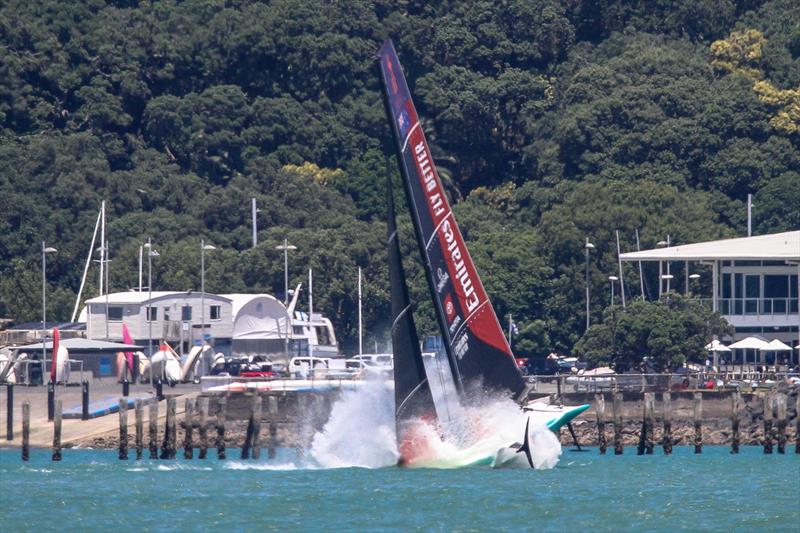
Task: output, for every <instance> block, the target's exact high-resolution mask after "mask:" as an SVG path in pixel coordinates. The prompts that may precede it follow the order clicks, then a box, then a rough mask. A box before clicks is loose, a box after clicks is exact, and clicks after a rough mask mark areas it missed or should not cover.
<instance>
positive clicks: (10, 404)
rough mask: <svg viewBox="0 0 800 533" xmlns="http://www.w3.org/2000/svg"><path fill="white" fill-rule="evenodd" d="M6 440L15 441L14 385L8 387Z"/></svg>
mask: <svg viewBox="0 0 800 533" xmlns="http://www.w3.org/2000/svg"><path fill="white" fill-rule="evenodd" d="M6 440H14V384H13V383H9V384H7V385H6Z"/></svg>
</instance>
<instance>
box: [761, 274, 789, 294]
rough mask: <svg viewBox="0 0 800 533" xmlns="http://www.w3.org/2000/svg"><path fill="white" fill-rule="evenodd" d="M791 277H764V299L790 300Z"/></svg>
mask: <svg viewBox="0 0 800 533" xmlns="http://www.w3.org/2000/svg"><path fill="white" fill-rule="evenodd" d="M788 297H789V276H778V275H766V276H764V298H788Z"/></svg>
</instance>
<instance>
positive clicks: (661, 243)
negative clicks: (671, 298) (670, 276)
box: [656, 237, 669, 298]
mask: <svg viewBox="0 0 800 533" xmlns="http://www.w3.org/2000/svg"><path fill="white" fill-rule="evenodd" d="M656 246H658V247H659V248H664V247H667V246H669V237H667V240H666V241H658V242H657V243H656ZM667 264H668V265H669V263H667ZM667 268H669V267H667ZM663 279H664V262H663V261H662V260H660V259H659V260H658V297H659V298H661V293H662V292H664V291H663V286H662V284H663V281H662V280H663ZM667 292H669V289H667Z"/></svg>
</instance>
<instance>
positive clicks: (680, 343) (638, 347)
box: [575, 293, 733, 372]
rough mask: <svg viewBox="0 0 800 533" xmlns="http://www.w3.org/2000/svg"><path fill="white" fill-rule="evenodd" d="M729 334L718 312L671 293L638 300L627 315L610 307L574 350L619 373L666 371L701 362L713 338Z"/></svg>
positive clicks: (591, 360)
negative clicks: (647, 299)
mask: <svg viewBox="0 0 800 533" xmlns="http://www.w3.org/2000/svg"><path fill="white" fill-rule="evenodd" d="M732 332H733V328H732V327H731V326H730V325H729V324H728V323H727V322H726V321H725V320H724V319H723V318H722V317H721V316H720V315H719V313H715V312H713V311H711V310H710V309H709V308H707V307H706V306H705V305H704V304H702V303H700V302H699V301H697V300H694V299H691V298H687V297H684V296H681V295H679V294H675V293H669V294H667V295H665V296H663V297H662V299H661V300H659V301H656V302H647V301H644V300H641V299H637V300H635V301H633V302H631V303H630V304H629V305H628V308H627V310H623V309H622V308H621V307H620V306H613V307H608V308H607V309H606V310H605V311H604V313H603V321H602V323H600V324H594V325H592V326H591V327H590V328H589V330H588V331H587V332H586V333H585V334H584V335H583V337H581V339H580V340H579V341H578V343H577V344H576V345H575V354H576V355H579V356H582V357H586V358H587V359H588V360H589V362H590V363H591V364H593V365H597V366H600V365H604V366H605V365H611V366H613V368H614V369H615V370H617V371H618V372H624V371H626V370H644V369H645V365H646V366H647V367H649V368H652V369H653V370H655V371H657V372H668V371H670V370H675V369H676V368H678V367H679V366H681V365H682V364H683V363H686V362H690V361H691V362H702V361H704V360H705V357H704V355H705V350H704V347H705V345H706V344H707V343H709V342H710V341H711V339H712V338H713V336H715V335H716V336H720V335H724V334H730V333H732Z"/></svg>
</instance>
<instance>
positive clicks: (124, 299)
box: [86, 291, 230, 305]
mask: <svg viewBox="0 0 800 533" xmlns="http://www.w3.org/2000/svg"><path fill="white" fill-rule="evenodd" d="M184 296H185V297H192V298H199V297H200V291H153V292H152V293H150V292H146V291H141V292H139V291H126V292H110V293H108V303H109V304H116V305H118V304H143V303H145V302H148V301H151V297H152V300H159V299H162V298H169V297H184ZM205 297H206V298H211V299H223V300H225V301H230V298H227V297H225V296H222V295H219V294H211V293H208V292H207V293H206V294H205ZM86 303H87V304H104V303H106V297H105V295H103V296H95V297H94V298H91V299H89V300H86Z"/></svg>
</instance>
